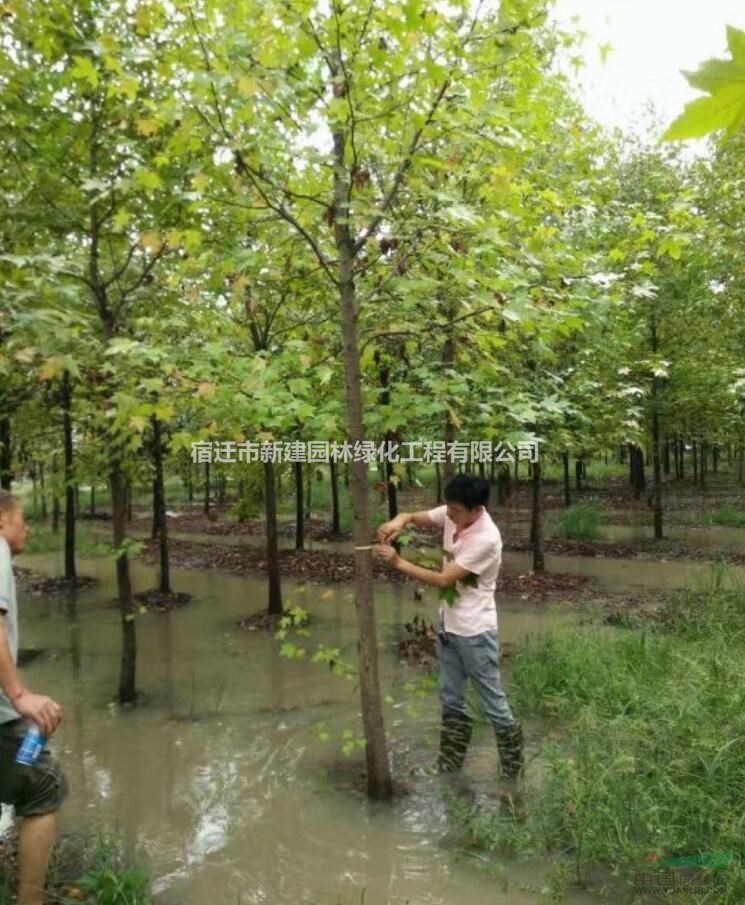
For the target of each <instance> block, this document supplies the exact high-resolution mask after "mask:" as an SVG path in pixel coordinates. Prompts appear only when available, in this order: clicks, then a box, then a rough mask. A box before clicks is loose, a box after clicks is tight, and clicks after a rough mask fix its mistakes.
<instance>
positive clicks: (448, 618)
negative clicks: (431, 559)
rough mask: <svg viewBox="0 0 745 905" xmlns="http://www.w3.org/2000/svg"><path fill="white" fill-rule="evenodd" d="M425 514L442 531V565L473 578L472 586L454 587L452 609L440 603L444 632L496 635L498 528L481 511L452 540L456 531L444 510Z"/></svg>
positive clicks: (460, 583)
mask: <svg viewBox="0 0 745 905" xmlns="http://www.w3.org/2000/svg"><path fill="white" fill-rule="evenodd" d="M428 514H429V517H430V518H431V519H432V522H433V524H434V525H436V526H437V527H438V528H442V529H443V538H442V549H443V551H444V559H445V562H450V561H455V562H456V563H458V565H459V566H461V567H462V568H464V569H467V570H468V571H469V572H471V573H473V574H474V575H476V585H475V586H471V585H469V584H464V583H463V582H461V581H459V582H458V583H457V584H456V586H455V589H456V591H457V592H458V597H457V599H456V601H455V603H454V604H453V605H452V606H450V605H449V604H447V603H443V605H442V608H441V610H440V612H441V614H442V618H443V622H444V625H445V631H446V632H452V633H453V634H454V635H466V636H470V635H479V634H481V632H489V631H496V628H497V605H496V602H495V600H494V591H495V590H496V587H497V576H498V575H499V567H500V566H501V564H502V537H501V535H500V533H499V528H497V526H496V525H495V524H494V522H493V521H492V517H491V516H490V515H489V513H488V512H487V511H486V509H484V510H483V512H482V513H481V515H480V516H479V518H477V519H476V521H475V522H474V523H473V524H472V525H469V526H468V528H464V529H463V530H462V531H461V532H460V533H459V534H458V537H457V538H456V539H454V538H455V532H456V530H457V528H456V525H455V522H454V521H453V520H452V519H450V518H449V517H448V514H447V506H438V507H437V508H435V509H430V510H429V513H428Z"/></svg>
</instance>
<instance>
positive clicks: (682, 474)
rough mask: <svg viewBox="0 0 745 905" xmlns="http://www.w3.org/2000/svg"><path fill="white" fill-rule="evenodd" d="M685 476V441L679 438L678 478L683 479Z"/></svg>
mask: <svg viewBox="0 0 745 905" xmlns="http://www.w3.org/2000/svg"><path fill="white" fill-rule="evenodd" d="M685 476H686V441H685V440H684V439H683V437H681V438H680V480H681V481H683V480H685Z"/></svg>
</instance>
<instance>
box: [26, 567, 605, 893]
mask: <svg viewBox="0 0 745 905" xmlns="http://www.w3.org/2000/svg"><path fill="white" fill-rule="evenodd" d="M20 564H21V565H27V566H31V567H32V568H36V569H39V570H42V571H45V572H48V573H50V574H59V571H60V566H61V564H60V563H59V561H58V558H57V557H56V556H33V557H32V556H28V557H22V558H21V559H20ZM81 573H84V574H94V575H97V576H98V577H99V578H100V579H101V584H100V585H99V586H98V587H97V588H95V589H92V590H89V591H86V592H84V593H82V594H81V595H79V597H78V598H77V600H75V601H71V602H67V603H66V602H64V601H63V602H60V601H51V600H44V599H35V598H31V599H28V600H25V601H22V603H21V605H22V626H21V632H22V644H23V646H24V647H41V648H45V649H47V651H48V655H47V656H46V657H44V658H40V659H37V660H36V661H34V662H33V663H32V664H31V665H30V666H29V667H28V668H27V677H28V680H29V682H30V684H31V685H32V686H33V687H34V688H38V689H39V690H41V691H48V692H50V693H53V694H54V695H55V697H57V698H59V699H60V700H61V701H62V702H63V704H64V706H65V709H66V714H67V718H66V722H65V723H64V724H63V727H62V728H61V730H60V732H59V734H58V736H57V739H56V746H57V749H58V752H59V754H60V755H61V757H62V758H63V760H64V762H65V765H66V770H67V772H68V775H69V778H70V782H71V786H72V794H71V798H70V800H69V802H68V804H67V805H66V807H65V811H64V812H63V813H64V819H63V823H64V826H65V828H67V829H68V830H73V831H79V830H81V829H85V830H97V829H98V830H103V831H105V832H111V831H114V832H117V833H118V834H120V836H121V837H122V839H123V840H124V842H125V845H126V847H127V849H128V851H129V852H130V853H131V854H134V855H136V856H137V857H138V858H139V859H140V860H141V861H142V862H143V863H144V865H145V866H146V867H147V869H148V870H149V872H150V873H151V875H152V876H153V877H154V878H155V891H156V893H157V901H158V903H159V905H205V903H208V905H239V903H243V905H248V903H316V905H347V903H350V905H351V903H359V902H360V901H362V898H361V897H362V895H363V891H364V901H365V902H366V903H367V905H389V903H390V905H403V903H406V902H411V903H417V905H462V903H468V905H493V903H495V902H500V903H505V905H531V903H537V902H538V901H539V896H538V894H537V892H536V891H535V890H536V889H537V888H538V887H539V886H540V881H541V877H542V875H543V874H544V872H545V870H546V868H547V866H548V865H547V864H546V863H530V862H521V863H505V864H504V865H503V871H504V875H503V877H501V876H500V878H497V877H496V876H494V874H493V873H492V874H491V875H488V874H485V873H484V872H482V871H480V870H479V869H478V868H477V867H476V866H475V865H474V864H470V863H461V862H459V861H457V860H456V859H455V858H454V857H453V856H452V854H451V853H449V852H448V850H447V849H446V847H445V846H444V845H443V839H444V838H445V836H446V834H447V833H448V830H449V829H450V816H449V814H450V811H449V808H450V805H449V804H448V797H447V793H446V791H445V788H444V786H443V784H442V782H441V781H440V780H439V779H437V778H429V777H420V776H418V775H409V783H410V788H411V793H410V794H409V796H408V797H406V798H403V799H401V800H400V801H398V802H397V803H396V804H394V805H392V806H377V807H376V806H369V805H367V804H366V803H365V802H364V801H363V800H361V799H359V798H355V797H354V796H353V795H351V794H349V793H346V792H342V791H340V790H339V788H338V786H337V785H335V784H333V783H332V782H331V781H330V780H329V779H328V774H327V773H325V770H326V768H327V767H328V765H329V764H330V763H331V762H332V760H333V756H334V755H333V750H334V746H329V745H328V744H324V743H323V742H321V741H320V740H319V739H318V738H317V737H316V735H314V733H313V727H314V726H317V724H319V723H322V724H324V726H325V728H326V730H327V731H328V732H330V733H331V734H332V736H334V737H336V738H339V737H340V735H341V733H342V732H343V731H344V730H345V729H348V728H354V729H356V727H357V726H358V722H359V721H358V717H357V712H358V704H357V692H356V690H355V688H354V687H353V685H352V684H351V683H350V682H347V681H346V680H344V679H341V678H339V677H336V676H332V675H331V674H330V673H329V671H328V670H327V669H326V668H325V667H322V666H319V665H313V664H310V663H306V662H301V661H290V660H286V659H283V658H281V657H280V656H279V653H278V645H277V644H276V643H274V642H273V641H272V640H270V639H268V638H267V637H266V636H264V635H261V634H259V633H244V632H239V631H236V629H235V622H236V620H237V619H238V618H239V617H240V616H242V615H245V614H246V613H248V612H251V611H255V610H257V609H260V608H261V607H262V605H263V603H264V599H265V588H264V584H263V582H262V581H260V580H258V579H256V580H253V579H244V578H238V577H235V576H229V575H225V574H221V573H219V572H216V571H212V572H196V571H178V570H176V571H175V572H174V584H175V587H176V588H177V589H179V590H188V591H190V592H191V593H192V594H193V595H195V597H194V600H193V602H192V603H191V604H190V605H189V606H188V607H186V608H185V609H183V610H181V611H178V612H174V613H171V614H165V615H151V614H146V615H141V616H139V617H138V628H139V632H138V638H139V674H138V685H139V687H140V689H141V690H142V692H143V693H144V706H142V707H139V708H137V709H135V710H133V711H131V712H118V713H117V712H116V711H114V710H112V709H110V708H109V707H108V706H107V702H108V701H109V700H110V698H111V696H112V692H113V691H114V688H115V682H116V673H117V668H118V658H119V627H118V615H117V612H116V610H115V609H113V608H111V606H110V603H109V602H110V600H111V598H112V596H113V593H114V585H113V572H112V568H111V564H110V563H108V562H105V561H103V560H90V561H83V562H82V563H81ZM133 573H134V581H135V587H136V589H144V588H146V587H149V586H152V585H153V584H154V581H155V572H154V571H153V570H150V569H146V568H143V567H141V566H135V568H134V569H133ZM286 588H287V591H288V596H289V595H290V594H291V596H292V600H293V601H295V602H297V603H299V604H301V605H303V606H304V607H305V608H306V609H308V610H309V611H310V612H311V613H312V615H313V619H314V623H313V639H314V640H318V641H322V642H324V643H326V644H332V645H334V646H338V647H339V648H341V649H342V651H343V652H344V654H345V655H346V656H348V657H349V658H350V659H353V658H354V655H355V641H354V639H355V614H354V608H353V605H352V602H351V600H350V599H349V591H350V589H349V588H348V587H336V588H334V589H332V590H333V597H332V598H331V599H328V600H325V601H322V600H321V599H320V596H321V594H322V592H323V590H324V589H323V588H319V587H318V586H310V585H308V586H307V588H306V589H302V588H299V587H298V586H293V585H291V584H289V583H287V585H286ZM286 602H288V603H289V602H290V601H286ZM376 606H377V613H378V624H379V626H380V644H381V681H382V687H383V693H384V694H386V695H388V694H390V695H392V696H393V697H394V698H395V699H396V701H397V702H400V701H401V700H407V701H408V702H409V703H410V704H411V703H412V700H413V699H411V698H407V697H406V693H405V691H404V688H403V686H404V684H405V683H406V682H407V681H408V680H409V679H411V678H412V677H413V676H414V675H416V674H415V673H414V672H412V670H411V669H410V668H409V667H407V666H406V665H404V664H402V663H401V662H400V661H398V659H397V658H396V657H395V655H394V652H393V651H394V643H395V641H396V639H397V638H399V637H400V636H401V625H402V623H403V622H404V621H406V620H407V619H409V618H411V616H412V615H413V614H414V613H415V612H416V611H417V610H419V611H421V612H423V613H426V614H427V615H429V616H432V615H433V614H434V611H435V609H436V603H435V601H434V600H431V601H425V602H423V603H417V602H415V601H414V600H413V598H412V596H411V588H410V587H408V588H407V587H401V586H388V585H385V584H381V585H378V586H377V589H376ZM568 618H570V616H569V615H568V614H562V613H561V612H555V611H554V612H552V613H551V612H549V613H548V614H547V612H546V610H545V609H539V608H534V607H530V606H527V605H525V604H521V603H517V602H512V603H511V602H504V603H502V604H500V630H501V635H502V638H503V640H505V641H514V640H515V638H517V637H519V636H521V635H524V634H525V633H527V632H531V631H534V630H539V629H540V628H541V627H542V626H544V625H549V624H560V623H562V622H564V621H565V620H566V619H568ZM414 704H415V706H416V712H415V713H411V712H409V710H408V709H407V707H406V706H403V705H401V704H400V703H397V704H394V705H393V706H390V705H389V706H388V712H387V721H388V726H389V729H390V733H391V736H392V741H393V744H394V745H395V747H396V748H401V747H404V748H406V750H407V751H408V752H409V753H408V756H407V762H408V764H409V766H410V767H413V768H416V767H419V766H426V765H428V764H429V763H431V761H432V759H433V757H434V754H435V747H436V736H437V701H436V698H435V696H430V697H428V698H425V699H423V701H422V700H417V701H415V702H414ZM475 742H476V743H475V745H474V748H473V750H472V752H471V754H470V755H469V763H468V775H470V776H471V778H472V781H473V782H474V783H475V784H477V785H478V784H479V783H481V785H482V786H484V787H489V786H491V782H492V777H493V775H494V768H495V760H496V752H495V749H494V742H493V739H492V738H490V737H489V734H488V733H487V732H486V731H482V732H481V733H480V735H477V738H476V740H475ZM570 901H573V902H575V903H589V902H593V901H595V900H594V899H592V898H591V897H590V896H588V895H587V894H584V893H579V892H578V893H576V894H574V895H573V896H571V898H570Z"/></svg>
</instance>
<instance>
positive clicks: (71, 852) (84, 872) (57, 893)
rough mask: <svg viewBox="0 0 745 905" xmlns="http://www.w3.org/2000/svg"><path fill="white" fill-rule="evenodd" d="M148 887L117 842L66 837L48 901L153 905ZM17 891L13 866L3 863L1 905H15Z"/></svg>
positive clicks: (55, 863)
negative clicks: (13, 876) (12, 872)
mask: <svg viewBox="0 0 745 905" xmlns="http://www.w3.org/2000/svg"><path fill="white" fill-rule="evenodd" d="M71 867H73V868H74V869H73V876H72V877H71ZM148 886H149V883H148V879H147V877H146V875H145V874H144V873H143V872H142V871H141V870H140V869H139V868H137V867H135V866H133V865H131V864H127V863H126V861H125V859H124V857H123V855H122V851H121V846H120V845H119V843H118V842H117V841H116V840H115V839H112V838H110V837H105V836H96V837H93V838H91V839H81V838H79V837H72V838H71V837H63V838H62V841H61V843H60V845H59V846H58V847H57V848H56V849H55V851H54V853H53V856H52V863H51V865H50V869H49V877H48V895H47V899H48V901H49V902H50V903H52V902H54V903H58V905H76V903H77V905H81V903H82V905H152V899H151V897H150V894H149V892H148ZM14 888H15V881H14V879H13V878H12V877H11V870H10V867H9V866H8V865H3V864H2V863H0V905H15V902H16V897H15V891H14Z"/></svg>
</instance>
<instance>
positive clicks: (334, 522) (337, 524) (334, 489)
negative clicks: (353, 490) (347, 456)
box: [329, 458, 341, 536]
mask: <svg viewBox="0 0 745 905" xmlns="http://www.w3.org/2000/svg"><path fill="white" fill-rule="evenodd" d="M329 471H330V472H331V533H332V534H333V535H334V536H338V535H340V534H341V512H340V511H339V469H338V468H337V465H336V461H335V460H334V459H333V458H332V459H331V461H330V462H329Z"/></svg>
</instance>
